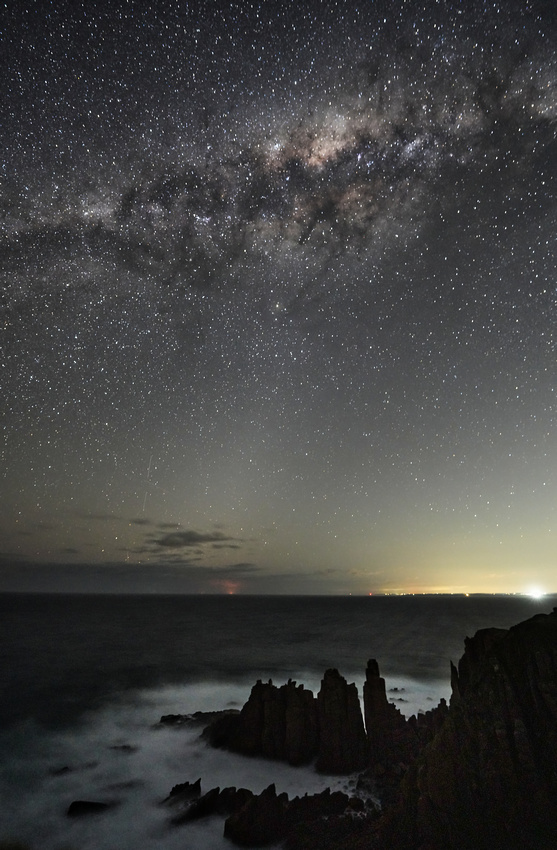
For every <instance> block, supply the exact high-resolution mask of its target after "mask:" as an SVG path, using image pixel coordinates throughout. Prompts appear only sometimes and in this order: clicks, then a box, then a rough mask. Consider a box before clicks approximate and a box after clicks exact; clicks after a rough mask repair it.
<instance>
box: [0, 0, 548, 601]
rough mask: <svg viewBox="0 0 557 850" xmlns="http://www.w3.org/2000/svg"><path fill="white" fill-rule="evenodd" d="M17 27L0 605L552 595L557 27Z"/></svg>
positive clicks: (320, 17) (479, 12)
mask: <svg viewBox="0 0 557 850" xmlns="http://www.w3.org/2000/svg"><path fill="white" fill-rule="evenodd" d="M2 14H3V20H2V33H1V53H0V79H1V81H2V82H1V99H0V137H1V143H0V152H1V154H0V157H1V161H0V167H1V178H0V179H1V184H0V185H1V193H2V202H1V213H2V218H1V223H0V226H1V230H0V256H1V262H0V273H1V276H2V290H1V291H2V296H1V322H2V324H1V334H0V342H1V348H2V357H1V361H0V375H1V377H0V391H1V396H2V405H1V414H2V415H1V426H2V437H3V440H2V464H1V470H2V476H1V478H0V548H1V558H0V589H14V588H19V589H27V590H31V589H36V590H46V589H54V590H68V589H74V590H76V589H77V590H79V589H82V590H96V591H99V592H101V591H109V590H118V591H122V590H128V591H130V592H134V591H144V590H148V591H160V592H168V591H172V592H175V591H183V592H250V593H273V592H280V593H363V594H367V593H370V592H373V593H384V592H401V591H407V592H470V593H472V592H528V591H529V590H531V589H532V588H533V587H538V588H540V589H542V590H545V591H557V580H556V577H557V569H556V568H557V546H556V544H557V464H556V458H557V432H556V427H555V413H556V399H555V387H556V379H557V376H556V368H557V367H556V357H555V343H556V325H555V323H556V318H557V285H556V272H555V268H556V258H555V253H556V250H555V249H556V231H557V227H556V209H557V203H556V176H557V144H556V127H557V50H556V45H557V38H556V36H557V32H556V30H557V22H556V20H555V16H556V12H555V11H554V3H553V2H552V0H549V1H548V2H547V3H544V2H531V3H529V2H512V0H511V2H507V0H499V2H489V3H488V2H457V1H456V0H453V1H452V2H433V0H430V1H429V2H412V0H398V2H396V1H395V2H373V0H362V2H351V0H348V2H340V0H338V2H335V0H328V1H327V2H326V0H308V2H292V1H291V0H283V2H273V0H261V2H259V3H257V2H253V3H249V2H230V3H220V4H219V3H217V2H211V0H206V2H191V3H189V2H186V0H180V2H161V3H156V4H155V3H153V4H148V3H147V2H145V0H138V2H134V0H129V2H123V0H116V2H112V3H108V2H106V3H100V2H99V3H94V4H92V3H80V2H77V1H76V0H71V2H70V1H69V0H68V2H64V0H57V2H52V3H48V2H28V3H23V4H22V3H13V2H12V3H9V4H7V5H6V7H5V8H4V9H3V13H2Z"/></svg>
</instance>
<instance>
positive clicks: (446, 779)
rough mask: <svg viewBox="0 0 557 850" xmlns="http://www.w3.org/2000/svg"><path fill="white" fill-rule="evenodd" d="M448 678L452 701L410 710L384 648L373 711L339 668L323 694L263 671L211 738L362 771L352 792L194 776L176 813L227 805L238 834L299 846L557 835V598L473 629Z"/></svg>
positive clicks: (459, 843) (448, 845)
mask: <svg viewBox="0 0 557 850" xmlns="http://www.w3.org/2000/svg"><path fill="white" fill-rule="evenodd" d="M451 685H452V696H451V699H450V704H449V705H447V704H446V703H445V702H444V701H443V700H442V701H441V703H440V704H439V705H438V706H437V707H436V708H435V709H433V710H432V711H430V712H427V713H426V714H420V715H419V716H418V717H411V718H409V719H406V718H405V717H404V716H403V715H402V714H401V713H400V711H399V710H398V709H397V708H396V707H395V706H394V705H392V703H390V702H389V701H388V699H387V694H386V688H385V681H384V679H383V678H382V677H381V675H380V671H379V666H378V664H377V662H376V661H375V660H370V661H369V662H368V666H367V670H366V680H365V684H364V692H363V714H362V711H361V709H360V701H359V698H358V694H357V690H356V686H355V685H353V684H349V683H347V682H346V680H345V679H344V678H343V677H342V676H341V675H340V674H339V672H338V671H337V670H333V669H331V670H327V671H326V673H325V675H324V677H323V681H322V683H321V689H320V691H319V693H318V694H317V695H316V696H314V694H313V693H312V692H311V691H308V690H306V689H305V688H304V687H303V686H302V685H297V684H296V683H295V682H292V681H289V682H288V683H286V684H284V685H281V686H276V685H274V684H273V683H272V682H271V681H269V682H266V683H264V682H261V681H258V682H257V683H256V684H255V685H254V686H253V688H252V691H251V694H250V697H249V699H248V701H247V703H246V704H245V705H244V707H243V708H242V709H241V711H239V712H226V713H222V714H219V715H215V716H212V717H211V718H210V719H209V718H207V720H209V722H208V723H207V724H206V725H205V729H204V731H203V735H204V736H205V738H206V739H207V741H208V742H209V743H210V744H211V745H212V746H215V747H224V748H228V749H230V750H232V751H234V752H239V753H243V754H245V755H251V756H258V757H264V758H268V759H274V760H282V761H286V762H288V763H290V764H292V765H302V764H309V763H313V764H314V766H315V769H316V770H318V771H320V772H322V773H326V774H358V778H357V781H356V782H355V790H354V794H352V795H350V796H349V795H345V794H341V793H340V792H336V793H328V792H325V793H322V794H317V795H312V796H305V797H302V798H295V799H293V800H289V799H288V797H287V796H286V795H285V794H277V793H276V790H275V787H274V786H273V785H271V786H269V788H267V789H266V790H265V791H263V792H262V794H260V795H254V794H252V792H250V791H248V790H246V789H236V788H230V789H223V790H222V791H221V790H220V789H218V788H217V789H210V790H209V791H208V792H206V793H205V794H201V788H200V783H192V784H191V786H190V783H184V785H183V786H179V787H178V789H173V791H172V792H171V794H170V795H169V797H168V798H167V800H166V801H165V804H166V805H169V806H173V808H174V809H178V811H175V812H174V814H173V817H172V821H173V823H175V824H179V823H185V822H187V821H188V820H191V819H193V818H197V817H203V816H206V815H207V814H211V813H219V814H221V815H224V816H225V817H226V820H225V824H224V832H225V835H226V836H228V837H229V838H230V839H231V840H232V841H234V842H235V843H236V844H238V845H242V846H253V847H257V846H264V845H265V844H273V843H275V844H276V843H278V842H283V844H284V846H285V847H286V848H288V850H316V848H319V850H327V848H331V849H332V848H343V850H362V848H369V850H515V848H516V850H519V848H520V850H524V848H528V850H549V848H555V847H557V609H554V611H553V613H551V614H548V615H546V614H539V615H537V616H535V617H533V618H531V619H530V620H527V621H525V622H523V623H520V624H518V625H516V626H514V627H513V628H511V629H508V630H507V629H496V628H493V629H483V630H481V631H479V632H477V633H476V635H475V636H474V637H472V638H467V639H466V640H465V650H464V655H463V656H462V658H461V659H460V661H459V663H458V667H455V666H454V665H452V669H451ZM200 719H201V718H200ZM165 722H176V723H179V722H180V719H179V717H173V718H172V720H170V718H165ZM173 797H174V798H175V799H174V800H173V799H172V798H173Z"/></svg>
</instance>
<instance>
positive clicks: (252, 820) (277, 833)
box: [224, 785, 288, 847]
mask: <svg viewBox="0 0 557 850" xmlns="http://www.w3.org/2000/svg"><path fill="white" fill-rule="evenodd" d="M287 805H288V797H287V795H286V794H279V795H278V796H277V793H276V789H275V786H274V785H269V787H268V788H266V789H265V791H262V793H261V794H259V795H258V796H256V797H255V796H254V797H253V798H252V799H251V800H248V802H247V803H246V804H245V805H244V806H243V807H242V808H241V809H240V811H238V812H236V813H235V814H233V815H230V817H228V818H227V819H226V821H225V823H224V835H225V837H226V838H229V839H230V840H231V841H233V842H234V843H235V844H240V845H241V846H243V847H264V846H265V845H267V844H275V843H278V842H279V841H282V840H283V838H284V837H285V835H286V822H285V817H284V815H285V811H286V808H287Z"/></svg>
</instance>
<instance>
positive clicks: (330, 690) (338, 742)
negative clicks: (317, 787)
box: [315, 670, 368, 773]
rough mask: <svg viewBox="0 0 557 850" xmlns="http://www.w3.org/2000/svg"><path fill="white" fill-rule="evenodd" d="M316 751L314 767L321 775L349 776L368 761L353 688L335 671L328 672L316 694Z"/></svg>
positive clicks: (365, 742)
mask: <svg viewBox="0 0 557 850" xmlns="http://www.w3.org/2000/svg"><path fill="white" fill-rule="evenodd" d="M317 719H318V731H319V751H318V755H317V760H316V763H315V767H316V769H317V770H319V771H321V772H322V773H352V772H353V771H356V770H362V769H363V768H364V767H365V766H366V764H367V761H368V757H367V752H368V747H367V739H366V733H365V729H364V723H363V719H362V712H361V709H360V701H359V699H358V690H357V688H356V685H354V684H350V685H349V684H347V682H346V679H345V678H344V677H343V676H341V675H340V673H339V672H338V670H327V671H326V673H325V676H324V678H323V680H322V682H321V689H320V691H319V694H318V695H317Z"/></svg>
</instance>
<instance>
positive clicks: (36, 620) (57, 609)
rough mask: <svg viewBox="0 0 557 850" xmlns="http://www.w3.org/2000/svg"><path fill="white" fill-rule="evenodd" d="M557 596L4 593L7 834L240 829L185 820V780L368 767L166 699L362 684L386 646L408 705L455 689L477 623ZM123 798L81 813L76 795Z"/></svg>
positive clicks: (205, 700) (235, 700)
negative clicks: (287, 744)
mask: <svg viewBox="0 0 557 850" xmlns="http://www.w3.org/2000/svg"><path fill="white" fill-rule="evenodd" d="M556 604H557V597H544V598H543V599H540V600H534V599H530V598H528V597H519V596H470V597H464V596H387V597H380V596H373V597H253V596H195V597H193V596H155V595H152V596H133V595H130V596H110V595H98V596H80V595H67V596H64V595H46V594H41V595H33V594H3V595H0V729H1V731H0V842H1V841H2V840H7V839H9V838H13V839H18V840H20V841H24V842H26V843H27V845H28V846H29V847H30V848H32V850H35V848H36V850H39V848H41V850H73V848H75V850H89V848H90V850H93V848H96V850H108V848H110V850H111V849H112V848H114V850H117V848H118V850H128V848H129V850H132V848H133V850H136V848H137V847H138V846H141V847H142V848H145V850H149V848H155V847H157V848H165V850H166V848H168V850H174V848H176V850H177V848H181V850H184V848H186V850H187V848H191V850H197V848H199V849H200V850H201V848H207V850H224V848H231V847H232V845H231V844H230V843H229V842H227V841H226V840H225V839H224V838H223V837H222V830H223V821H222V818H219V817H212V818H208V819H205V820H203V821H199V822H197V823H195V824H188V825H183V826H181V827H173V826H171V825H170V814H171V813H170V812H169V811H168V809H167V808H165V807H164V806H161V805H160V803H161V801H162V800H163V799H164V798H165V797H166V796H167V795H168V793H169V792H170V789H171V788H172V786H173V785H175V784H176V783H178V782H185V781H186V780H189V781H195V780H196V779H197V778H198V777H201V779H202V789H203V790H204V791H207V790H209V789H210V788H212V787H214V786H217V785H219V786H220V787H225V786H227V785H237V786H243V787H248V788H251V790H253V791H255V792H257V791H260V790H262V789H263V788H265V787H266V786H267V785H268V784H269V783H270V782H273V781H274V782H275V783H276V786H277V791H283V790H284V791H287V792H288V793H289V795H290V796H294V795H296V794H303V793H305V792H306V791H307V792H310V793H311V792H313V791H317V790H320V789H322V788H324V787H331V788H341V789H344V790H349V789H350V787H352V785H353V782H354V778H350V777H347V778H338V777H334V778H333V777H327V776H320V775H317V774H315V773H314V772H313V770H312V769H311V767H309V768H290V767H288V766H285V765H281V764H277V763H270V762H266V761H263V760H260V759H247V758H243V757H241V756H236V755H232V754H230V753H226V752H223V751H216V750H211V749H210V748H208V747H207V746H206V745H205V743H204V742H203V741H202V740H201V739H200V738H199V732H200V730H199V728H196V727H193V728H192V727H184V726H182V727H179V728H167V727H161V726H159V725H157V724H158V721H159V719H160V717H161V716H162V715H163V714H183V713H191V712H194V711H197V710H204V711H207V710H218V709H222V708H229V707H241V705H242V704H243V703H244V702H245V701H246V699H247V698H248V696H249V692H250V688H251V685H252V684H253V683H254V682H255V681H256V679H258V678H262V679H264V680H266V679H269V678H272V679H273V681H274V682H275V683H276V684H282V683H283V682H286V681H287V680H288V679H295V680H296V681H297V682H299V683H303V684H304V685H305V686H306V687H309V688H310V689H312V690H313V691H314V692H317V691H318V690H319V683H320V680H321V677H322V675H323V673H324V671H325V670H326V669H327V668H329V667H336V668H337V669H338V670H339V671H340V672H341V673H342V674H343V675H344V676H345V677H346V679H347V680H348V681H351V682H356V684H357V686H358V689H359V692H360V694H361V689H362V684H363V680H364V674H365V667H366V663H367V660H368V658H376V659H377V660H378V662H379V666H380V669H381V673H382V675H383V676H384V677H385V679H386V682H387V689H388V693H389V697H390V699H392V701H393V702H395V704H396V705H397V706H398V707H399V708H400V710H401V711H402V712H403V713H404V714H406V715H407V716H409V715H410V714H415V713H416V712H418V711H427V710H428V709H429V708H432V707H433V706H434V705H436V704H437V703H438V701H439V699H440V698H441V697H442V696H444V697H446V698H448V697H449V696H450V684H449V678H450V672H449V662H450V660H453V661H454V662H455V663H456V662H457V661H458V659H459V658H460V656H461V655H462V652H463V648H464V638H465V637H466V636H471V635H473V634H474V633H475V632H476V631H477V629H480V628H486V627H489V626H497V627H502V628H507V627H509V626H511V625H513V624H514V623H517V622H520V621H521V620H524V619H526V618H528V617H531V616H533V615H534V614H536V613H539V612H544V613H548V612H550V611H551V610H552V608H553V607H554V605H556ZM75 799H88V800H98V801H105V802H114V803H116V804H117V805H115V806H114V808H112V809H110V810H109V811H107V812H105V813H103V814H97V815H91V816H89V817H86V818H82V819H69V818H68V817H67V816H66V811H67V808H68V806H69V804H70V802H71V801H72V800H75Z"/></svg>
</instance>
